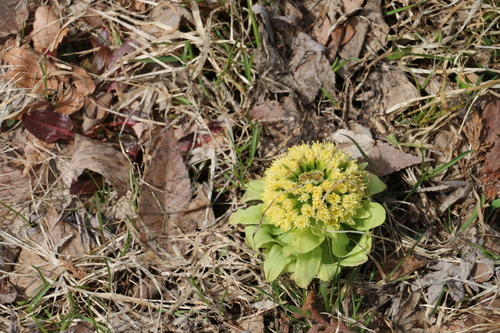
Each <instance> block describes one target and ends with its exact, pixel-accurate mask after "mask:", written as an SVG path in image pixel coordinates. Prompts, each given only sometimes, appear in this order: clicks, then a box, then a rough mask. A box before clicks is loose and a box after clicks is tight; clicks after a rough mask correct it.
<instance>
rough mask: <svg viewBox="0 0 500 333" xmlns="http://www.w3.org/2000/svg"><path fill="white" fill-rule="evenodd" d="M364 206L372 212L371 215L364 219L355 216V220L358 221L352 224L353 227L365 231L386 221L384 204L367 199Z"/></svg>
mask: <svg viewBox="0 0 500 333" xmlns="http://www.w3.org/2000/svg"><path fill="white" fill-rule="evenodd" d="M363 208H364V209H366V210H367V211H368V212H369V213H370V216H369V217H368V218H364V219H363V218H356V217H355V218H354V221H356V223H355V224H354V225H351V226H350V227H351V228H353V229H356V230H359V231H365V230H370V229H373V228H375V227H378V226H379V225H381V224H382V223H384V221H385V209H384V207H382V205H380V204H378V203H376V202H371V201H365V202H364V203H363Z"/></svg>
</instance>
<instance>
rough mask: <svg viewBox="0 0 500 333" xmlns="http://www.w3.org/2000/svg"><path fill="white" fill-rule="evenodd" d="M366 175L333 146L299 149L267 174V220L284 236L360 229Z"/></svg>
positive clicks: (294, 150)
mask: <svg viewBox="0 0 500 333" xmlns="http://www.w3.org/2000/svg"><path fill="white" fill-rule="evenodd" d="M365 193H366V183H365V180H364V178H363V170H360V169H359V166H358V164H357V163H356V162H355V161H353V160H351V158H350V155H348V154H347V153H344V152H342V151H340V150H337V149H336V147H335V144H333V143H313V144H312V145H307V144H302V145H299V146H294V147H292V148H290V149H289V150H288V152H287V153H286V154H285V155H284V156H283V157H281V158H279V159H277V160H275V161H274V162H273V164H272V165H271V167H269V168H268V169H267V171H266V173H265V174H264V193H263V194H262V199H263V201H264V207H266V210H265V215H266V217H267V218H269V219H270V220H271V221H272V222H273V223H274V224H275V225H276V226H278V227H280V228H281V229H282V230H284V231H288V230H290V229H292V228H297V229H304V228H306V227H309V226H314V227H320V226H321V225H322V224H323V223H324V224H327V225H328V226H331V227H333V228H334V229H338V228H339V227H340V223H344V224H351V225H352V224H354V220H353V216H354V215H355V214H356V212H357V210H358V209H359V208H361V207H362V202H363V200H364V199H365V197H366V194H365Z"/></svg>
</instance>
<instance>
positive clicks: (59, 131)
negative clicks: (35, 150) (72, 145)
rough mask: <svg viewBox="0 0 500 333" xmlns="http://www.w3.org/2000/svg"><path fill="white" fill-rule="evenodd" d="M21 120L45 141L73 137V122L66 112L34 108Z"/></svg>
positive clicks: (29, 130) (29, 129)
mask: <svg viewBox="0 0 500 333" xmlns="http://www.w3.org/2000/svg"><path fill="white" fill-rule="evenodd" d="M21 121H22V122H23V126H24V128H26V129H27V130H28V132H30V133H31V134H33V136H35V137H36V138H37V139H39V140H42V141H44V142H54V141H57V140H59V139H69V138H72V137H73V132H72V131H73V123H72V122H71V119H70V118H69V117H68V116H66V115H64V114H60V113H57V112H54V111H49V110H34V111H31V112H28V113H25V114H23V115H22V117H21Z"/></svg>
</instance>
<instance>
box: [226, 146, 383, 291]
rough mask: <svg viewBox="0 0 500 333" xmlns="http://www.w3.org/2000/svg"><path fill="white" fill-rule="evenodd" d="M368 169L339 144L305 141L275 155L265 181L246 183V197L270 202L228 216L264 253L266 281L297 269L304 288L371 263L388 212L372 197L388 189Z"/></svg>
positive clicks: (297, 279) (296, 275) (294, 275)
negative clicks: (375, 239) (370, 255)
mask: <svg viewBox="0 0 500 333" xmlns="http://www.w3.org/2000/svg"><path fill="white" fill-rule="evenodd" d="M365 166H366V164H357V163H356V162H355V161H353V160H352V159H351V157H350V155H349V154H347V153H345V152H343V151H341V150H337V149H336V147H335V144H333V143H313V144H312V145H307V144H302V145H298V146H294V147H291V148H290V149H289V150H288V152H287V153H286V154H285V155H284V156H283V157H281V158H279V159H277V160H275V161H274V162H273V164H272V165H271V166H270V167H269V168H268V169H267V170H266V172H265V174H264V178H263V179H262V180H254V181H251V182H249V183H248V184H247V186H246V192H245V195H244V196H243V198H242V202H255V201H257V200H260V201H262V202H263V203H260V204H257V205H254V206H250V207H248V208H246V209H242V210H239V211H236V212H235V213H233V214H232V215H231V217H230V218H229V221H230V223H231V224H243V225H245V234H246V241H247V244H248V245H249V246H250V247H251V248H253V249H254V250H255V251H261V252H262V253H263V254H264V273H265V275H266V279H267V281H269V282H270V281H274V280H275V279H276V278H277V277H278V276H280V275H281V274H283V273H291V277H292V278H293V279H294V280H295V282H296V283H297V285H298V286H299V287H302V288H305V287H307V286H308V285H309V284H310V283H311V281H312V280H313V279H314V278H319V279H320V280H323V281H330V280H332V279H333V278H334V277H335V276H336V275H337V274H338V273H339V271H340V268H342V267H346V266H357V265H360V264H362V263H364V262H366V261H367V260H368V255H367V254H368V253H369V251H370V250H371V246H372V237H371V232H370V230H371V229H373V228H374V227H377V226H379V225H381V224H382V223H383V222H384V221H385V216H386V215H385V209H384V208H383V207H382V206H381V205H380V204H378V203H375V202H372V201H371V200H370V198H371V196H372V195H373V194H375V193H378V192H381V191H383V190H385V188H386V187H385V184H384V183H383V182H382V181H380V179H379V178H378V177H376V176H375V175H373V174H371V173H369V172H367V171H365V170H364V168H365Z"/></svg>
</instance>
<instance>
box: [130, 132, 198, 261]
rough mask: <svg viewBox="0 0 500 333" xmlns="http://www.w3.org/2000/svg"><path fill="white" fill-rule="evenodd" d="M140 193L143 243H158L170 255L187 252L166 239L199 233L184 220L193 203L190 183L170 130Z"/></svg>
mask: <svg viewBox="0 0 500 333" xmlns="http://www.w3.org/2000/svg"><path fill="white" fill-rule="evenodd" d="M141 192H142V194H141V196H140V197H139V218H140V221H141V222H142V226H140V232H141V233H140V239H141V241H142V242H143V243H148V244H150V245H153V243H156V244H158V245H159V246H161V247H162V248H163V249H165V250H166V251H167V252H169V253H171V254H174V252H173V249H174V248H175V247H178V248H181V253H185V251H186V250H187V249H186V248H185V245H184V244H175V242H173V241H171V240H168V239H167V236H168V237H172V236H175V235H179V234H180V233H191V232H193V231H195V230H196V225H194V224H192V223H189V222H188V221H186V219H185V217H184V213H185V211H186V210H187V208H188V207H189V203H190V202H191V196H192V192H191V181H190V179H189V173H188V170H187V167H186V165H185V164H184V161H183V160H182V156H181V154H180V152H179V144H178V142H177V140H176V139H175V136H174V129H173V128H171V127H170V128H168V129H166V130H165V131H164V132H163V133H162V134H161V137H160V138H159V141H158V143H157V144H156V147H155V149H154V151H153V154H152V156H151V162H150V165H149V167H148V169H147V172H146V176H145V178H144V183H143V185H142V191H141ZM159 236H161V238H159ZM156 241H157V242H156Z"/></svg>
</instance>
